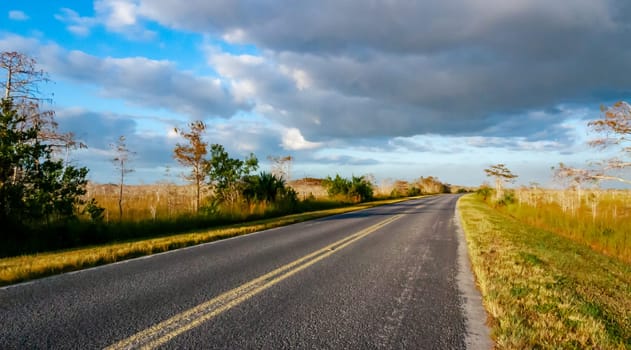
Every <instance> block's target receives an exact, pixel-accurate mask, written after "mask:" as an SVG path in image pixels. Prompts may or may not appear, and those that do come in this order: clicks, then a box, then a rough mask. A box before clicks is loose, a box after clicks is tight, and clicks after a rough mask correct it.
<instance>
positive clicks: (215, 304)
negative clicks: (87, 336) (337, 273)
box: [106, 215, 402, 350]
mask: <svg viewBox="0 0 631 350" xmlns="http://www.w3.org/2000/svg"><path fill="white" fill-rule="evenodd" d="M401 216H402V215H396V216H393V217H391V218H388V219H386V220H384V221H381V222H379V223H377V224H375V225H373V226H370V227H368V228H365V229H363V230H361V231H359V232H356V233H354V234H352V235H350V236H348V237H345V238H343V239H341V240H339V241H336V242H334V243H331V244H329V245H328V246H326V247H324V248H322V249H319V250H317V251H315V252H313V253H310V254H308V255H305V256H303V257H302V258H299V259H297V260H294V261H292V262H290V263H288V264H286V265H283V266H281V267H279V268H277V269H275V270H273V271H271V272H268V273H266V274H264V275H262V276H260V277H257V278H255V279H253V280H251V281H250V282H247V283H245V284H243V285H241V286H239V287H236V288H234V289H232V290H229V291H227V292H225V293H223V294H221V295H219V296H217V297H215V298H213V299H211V300H208V301H206V302H204V303H202V304H199V305H197V306H195V307H193V308H191V309H189V310H186V311H183V312H181V313H179V314H177V315H175V316H173V317H171V318H169V319H167V320H165V321H162V322H160V323H157V324H155V325H153V326H151V327H149V328H147V329H145V330H143V331H140V332H138V333H136V334H134V335H132V336H131V337H129V338H126V339H123V340H121V341H119V342H117V343H115V344H112V345H110V346H108V347H107V348H106V349H107V350H114V349H137V348H141V349H154V348H156V347H158V346H160V345H162V344H164V343H166V342H168V341H169V340H171V339H173V338H175V337H177V336H178V335H180V334H182V333H184V332H186V331H189V330H191V329H193V328H195V327H198V326H199V325H201V324H202V323H204V322H206V321H208V320H210V319H212V318H213V317H215V316H217V315H219V314H221V313H222V312H224V311H226V310H229V309H231V308H233V307H234V306H236V305H239V304H240V303H242V302H244V301H246V300H248V299H249V298H251V297H252V296H254V295H256V294H258V293H260V292H261V291H263V290H265V289H267V288H269V287H271V286H273V285H275V284H276V283H278V282H280V281H282V280H284V279H286V278H288V277H290V276H292V275H294V274H295V273H297V272H299V271H302V270H304V269H306V268H307V267H309V266H311V265H313V264H315V263H317V262H318V261H320V260H322V259H325V258H326V257H328V256H330V255H332V254H333V253H335V252H336V251H338V250H340V249H342V248H344V247H346V246H348V245H350V244H352V243H353V242H355V241H357V240H359V239H361V238H363V237H365V236H367V235H369V234H371V233H373V232H375V231H377V230H378V229H380V228H382V227H383V226H385V225H388V224H389V223H391V222H393V221H395V220H397V219H399V218H400V217H401Z"/></svg>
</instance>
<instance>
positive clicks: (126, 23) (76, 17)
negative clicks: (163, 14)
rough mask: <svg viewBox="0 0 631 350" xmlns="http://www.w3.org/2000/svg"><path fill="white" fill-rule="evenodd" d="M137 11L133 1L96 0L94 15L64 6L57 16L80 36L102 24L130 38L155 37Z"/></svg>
mask: <svg viewBox="0 0 631 350" xmlns="http://www.w3.org/2000/svg"><path fill="white" fill-rule="evenodd" d="M137 12H138V5H137V4H136V3H135V2H133V1H126V0H97V1H95V2H94V13H95V15H94V17H90V16H81V15H80V14H79V13H77V12H76V11H75V10H73V9H70V8H62V9H61V10H60V13H58V14H56V15H55V18H56V19H57V20H59V21H61V22H64V23H66V25H67V27H66V28H67V29H68V31H69V32H71V33H73V34H75V35H78V36H88V35H90V33H91V31H92V28H93V27H95V26H98V25H102V26H104V27H105V28H106V29H107V30H108V31H110V32H114V33H119V34H122V35H124V36H125V37H127V38H129V39H134V40H151V39H154V38H155V37H156V33H155V32H153V31H151V30H148V29H146V28H144V27H143V25H142V23H140V20H139V18H138V15H137Z"/></svg>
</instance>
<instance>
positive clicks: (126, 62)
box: [0, 36, 251, 119]
mask: <svg viewBox="0 0 631 350" xmlns="http://www.w3.org/2000/svg"><path fill="white" fill-rule="evenodd" d="M0 48H1V49H3V50H4V49H5V48H6V49H9V50H16V49H17V50H20V51H23V52H28V53H29V54H31V55H32V56H34V57H36V58H37V59H38V63H40V64H41V65H42V66H43V68H44V69H45V70H46V71H48V72H49V73H50V74H53V75H56V76H59V77H62V78H65V79H70V80H74V81H76V82H79V83H83V84H86V85H89V86H94V85H96V86H97V87H98V88H99V91H100V93H101V94H102V95H103V96H104V97H108V98H118V99H123V100H124V101H126V102H127V103H130V104H133V105H137V106H143V107H146V108H153V109H157V108H164V109H167V110H170V111H174V112H177V113H181V114H182V115H185V116H189V117H190V118H192V119H204V118H214V117H220V118H229V117H231V116H233V115H234V114H235V113H236V112H237V111H238V110H248V109H250V108H251V106H250V105H249V104H247V103H245V102H238V101H236V100H235V98H234V97H233V96H232V93H231V91H230V89H229V88H227V87H226V86H224V85H223V84H222V82H221V81H220V80H219V79H217V78H216V77H205V76H198V75H194V74H193V73H191V72H186V71H182V70H179V69H178V68H177V67H176V65H175V63H174V62H171V61H166V60H152V59H148V58H144V57H125V58H114V57H105V58H101V57H96V56H93V55H89V54H87V53H85V52H82V51H76V50H75V51H67V50H65V49H63V48H62V47H60V46H58V45H56V44H46V45H45V44H42V43H40V42H38V41H37V40H34V39H27V38H23V37H20V36H8V37H5V38H0Z"/></svg>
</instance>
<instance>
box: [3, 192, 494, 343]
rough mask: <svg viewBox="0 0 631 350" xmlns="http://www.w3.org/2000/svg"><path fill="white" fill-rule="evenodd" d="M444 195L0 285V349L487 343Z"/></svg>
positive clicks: (450, 199)
mask: <svg viewBox="0 0 631 350" xmlns="http://www.w3.org/2000/svg"><path fill="white" fill-rule="evenodd" d="M457 199H458V197H457V196H453V195H446V196H436V197H427V198H423V199H419V200H412V201H406V202H402V203H398V204H393V205H388V206H382V207H377V208H372V209H368V210H363V211H359V212H353V213H348V214H343V215H338V216H333V217H328V218H323V219H318V220H314V221H309V222H305V223H300V224H296V225H291V226H286V227H282V228H277V229H272V230H268V231H263V232H260V233H256V234H251V235H247V236H241V237H237V238H232V239H227V240H223V241H217V242H213V243H208V244H203V245H200V246H195V247H189V248H185V249H180V250H176V251H172V252H168V253H163V254H158V255H154V256H150V257H144V258H138V259H133V260H128V261H125V262H121V263H116V264H111V265H107V266H102V267H98V268H93V269H88V270H83V271H79V272H74V273H68V274H63V275H59V276H54V277H49V278H44V279H41V280H38V281H34V282H28V283H22V284H18V285H14V286H9V287H4V288H0V325H2V327H0V349H27V348H28V349H36V348H55V349H65V348H68V349H78V348H81V349H102V348H109V349H127V348H169V349H170V348H173V349H182V348H189V349H191V348H198V349H252V348H256V349H261V348H265V349H281V348H296V349H302V348H309V349H314V348H317V349H320V348H327V349H332V348H333V349H341V348H344V349H371V348H375V349H377V348H379V349H389V348H392V349H465V348H474V349H480V348H489V347H490V346H491V342H490V340H489V337H488V330H487V329H486V327H485V325H484V321H485V317H486V316H485V314H484V311H483V309H482V306H481V305H480V298H479V293H477V291H476V290H475V288H474V284H473V283H472V277H471V272H470V269H469V267H468V260H467V258H466V249H465V248H464V247H465V246H464V242H463V238H462V233H461V232H460V231H459V228H458V224H457V219H456V218H455V214H454V213H455V203H456V201H457Z"/></svg>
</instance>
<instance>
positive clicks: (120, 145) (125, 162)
mask: <svg viewBox="0 0 631 350" xmlns="http://www.w3.org/2000/svg"><path fill="white" fill-rule="evenodd" d="M110 147H111V148H112V149H113V150H114V152H115V153H116V156H115V157H114V158H112V163H114V166H115V167H116V170H118V172H119V180H118V220H119V221H122V220H123V188H124V186H125V175H127V174H129V173H132V172H133V171H134V169H132V168H130V167H129V160H130V157H132V156H133V155H135V154H136V153H135V152H132V151H130V150H129V148H127V143H126V142H125V136H123V135H121V136H120V137H119V138H118V140H117V141H116V143H115V144H111V145H110Z"/></svg>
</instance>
